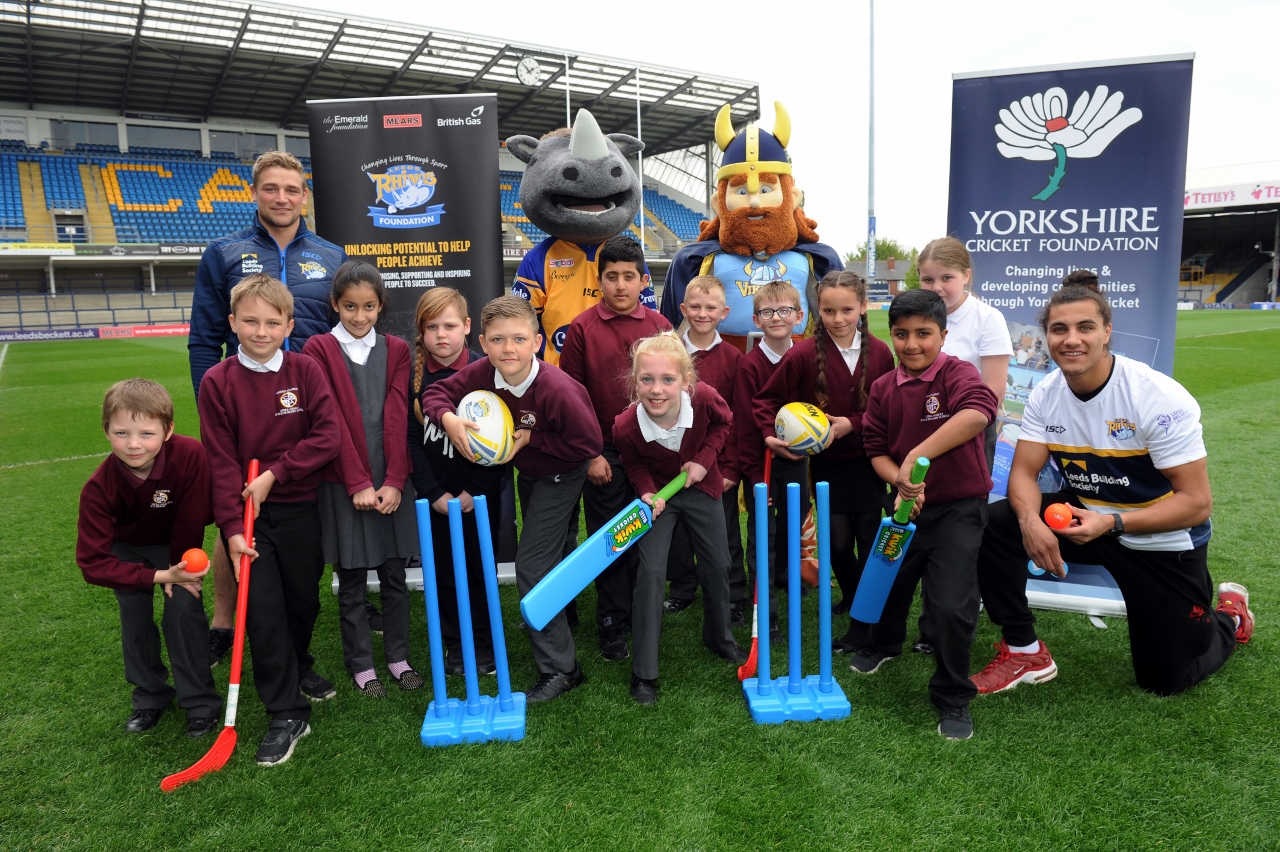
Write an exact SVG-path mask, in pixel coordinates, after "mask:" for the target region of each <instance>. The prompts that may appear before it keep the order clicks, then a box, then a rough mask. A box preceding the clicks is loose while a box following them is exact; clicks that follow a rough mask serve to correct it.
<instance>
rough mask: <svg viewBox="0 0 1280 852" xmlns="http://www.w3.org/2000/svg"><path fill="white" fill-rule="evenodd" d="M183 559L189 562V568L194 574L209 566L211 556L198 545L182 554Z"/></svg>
mask: <svg viewBox="0 0 1280 852" xmlns="http://www.w3.org/2000/svg"><path fill="white" fill-rule="evenodd" d="M182 559H183V561H185V562H186V563H187V570H188V571H190V572H191V573H192V574H199V573H200V572H201V571H203V570H204V569H206V568H208V567H209V557H208V556H206V555H205V552H204V551H203V550H201V549H200V548H198V547H193V548H191V549H190V550H188V551H187V552H186V553H184V554H182Z"/></svg>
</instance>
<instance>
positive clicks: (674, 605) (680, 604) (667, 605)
mask: <svg viewBox="0 0 1280 852" xmlns="http://www.w3.org/2000/svg"><path fill="white" fill-rule="evenodd" d="M691 606H693V598H667V599H666V600H665V601H663V602H662V608H663V609H664V610H666V611H667V612H684V611H685V610H686V609H688V608H689V607H691Z"/></svg>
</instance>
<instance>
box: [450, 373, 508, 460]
mask: <svg viewBox="0 0 1280 852" xmlns="http://www.w3.org/2000/svg"><path fill="white" fill-rule="evenodd" d="M458 416H459V417H461V418H462V419H463V420H470V421H471V422H473V423H475V424H476V425H477V426H479V427H480V428H479V429H477V430H474V431H473V430H468V432H467V440H468V446H469V447H470V449H471V457H472V458H473V459H474V460H475V462H476V464H482V465H485V466H486V467H495V466H497V465H500V464H506V463H507V462H509V461H511V457H512V456H513V455H514V454H515V438H514V437H513V436H512V433H513V432H514V431H515V426H514V424H513V423H512V421H511V411H510V410H509V409H508V408H507V406H506V403H504V402H503V401H502V399H501V397H499V396H498V395H497V394H496V393H493V392H492V391H472V392H471V393H469V394H467V395H466V396H464V397H463V398H462V402H460V403H459V404H458Z"/></svg>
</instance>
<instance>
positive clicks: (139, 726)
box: [124, 707, 165, 734]
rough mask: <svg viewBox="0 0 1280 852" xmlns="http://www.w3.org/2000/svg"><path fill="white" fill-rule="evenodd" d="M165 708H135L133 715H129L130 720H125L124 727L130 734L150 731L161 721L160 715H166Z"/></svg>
mask: <svg viewBox="0 0 1280 852" xmlns="http://www.w3.org/2000/svg"><path fill="white" fill-rule="evenodd" d="M164 711H165V708H163V707H160V708H158V709H151V708H144V709H142V710H134V711H133V715H132V716H130V717H129V721H128V722H125V725H124V729H125V731H126V732H127V733H130V734H141V733H143V732H144V731H149V730H151V729H152V728H154V727H155V726H156V723H157V722H159V721H160V717H161V716H163V715H164Z"/></svg>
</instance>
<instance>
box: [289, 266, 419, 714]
mask: <svg viewBox="0 0 1280 852" xmlns="http://www.w3.org/2000/svg"><path fill="white" fill-rule="evenodd" d="M329 298H330V302H331V304H332V305H333V310H334V311H335V312H336V313H337V314H338V318H339V320H340V322H339V323H338V325H336V326H334V327H333V330H332V331H331V332H330V333H329V334H317V335H313V336H312V337H311V338H310V339H308V340H307V345H306V346H305V347H304V348H303V352H304V353H305V354H307V355H310V356H312V357H313V358H315V359H316V360H317V361H319V362H320V364H321V366H323V367H324V370H325V373H326V374H327V375H328V377H329V383H330V385H332V387H333V395H334V398H335V400H336V401H337V403H338V408H339V420H340V422H341V432H342V445H341V449H340V450H339V452H338V457H337V458H336V459H335V460H334V461H333V463H332V464H331V465H330V466H329V468H328V469H326V471H325V482H324V483H323V484H322V485H321V487H320V495H319V496H320V535H321V541H322V542H323V545H324V559H325V562H327V563H329V564H330V565H332V566H333V570H334V573H335V574H337V575H338V610H339V620H340V623H341V625H342V654H343V659H344V662H345V663H346V668H347V671H348V672H349V673H350V675H351V679H352V681H353V682H354V683H355V686H356V689H358V690H360V691H361V692H363V693H364V694H365V695H368V696H370V697H373V698H381V697H383V696H385V695H386V694H387V692H386V689H385V688H384V687H383V685H382V682H381V681H380V680H378V677H377V674H376V673H375V672H374V668H373V639H372V637H371V636H370V629H369V620H368V617H367V615H366V610H365V585H366V577H367V573H368V571H369V570H370V569H373V570H376V571H377V572H378V585H379V592H380V594H381V597H382V607H383V625H384V627H383V656H384V658H385V661H386V663H387V669H388V670H389V671H390V673H391V676H392V678H394V679H395V681H396V682H397V683H398V684H399V685H400V688H401V689H406V690H407V689H417V688H418V687H420V686H422V678H421V676H419V675H418V673H417V672H416V671H414V670H413V667H412V666H410V665H409V597H408V591H407V589H406V587H405V561H406V560H407V559H408V558H409V557H410V556H416V555H417V553H418V546H417V543H418V525H417V522H416V519H415V517H414V512H413V499H414V492H413V483H412V482H411V481H409V469H410V466H409V441H408V434H407V430H408V418H409V414H408V406H409V347H408V345H406V344H405V342H404V341H403V340H400V339H399V338H398V337H387V336H384V335H380V334H378V333H377V332H376V331H374V325H375V324H376V323H377V321H378V314H379V313H381V311H382V309H383V307H385V301H384V295H383V289H382V276H381V275H379V274H378V270H377V269H376V268H374V267H373V266H371V265H370V264H368V263H364V262H362V261H355V260H350V261H347V262H346V263H344V264H342V266H340V267H339V268H338V271H337V272H336V273H334V276H333V286H332V289H331V291H330V296H329ZM406 492H407V493H406Z"/></svg>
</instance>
